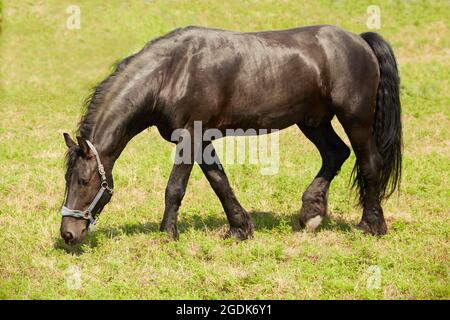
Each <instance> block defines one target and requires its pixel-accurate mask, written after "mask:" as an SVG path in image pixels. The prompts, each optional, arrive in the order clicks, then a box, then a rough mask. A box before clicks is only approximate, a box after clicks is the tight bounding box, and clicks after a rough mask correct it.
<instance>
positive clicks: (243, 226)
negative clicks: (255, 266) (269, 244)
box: [200, 143, 253, 240]
mask: <svg viewBox="0 0 450 320" xmlns="http://www.w3.org/2000/svg"><path fill="white" fill-rule="evenodd" d="M206 147H208V150H209V151H211V152H208V154H209V155H210V156H211V157H210V158H211V159H202V162H201V163H200V168H201V169H202V171H203V173H204V174H205V176H206V178H207V179H208V181H209V183H210V185H211V187H212V188H213V190H214V192H215V193H216V195H217V196H218V197H219V199H220V202H221V203H222V206H223V209H224V210H225V213H226V215H227V219H228V222H229V223H230V230H229V231H228V232H227V234H226V237H229V236H234V237H236V238H237V239H239V240H245V239H248V238H251V237H252V236H253V223H252V219H251V217H250V215H249V214H248V213H247V212H246V211H245V210H244V208H242V206H241V204H240V203H239V201H238V200H237V199H236V196H235V195H234V193H233V190H232V189H231V186H230V183H229V182H228V178H227V176H226V174H225V171H224V170H223V167H222V165H221V164H220V161H219V158H218V156H217V154H216V151H215V150H214V146H213V145H212V143H209V144H206V145H205V146H204V148H206Z"/></svg>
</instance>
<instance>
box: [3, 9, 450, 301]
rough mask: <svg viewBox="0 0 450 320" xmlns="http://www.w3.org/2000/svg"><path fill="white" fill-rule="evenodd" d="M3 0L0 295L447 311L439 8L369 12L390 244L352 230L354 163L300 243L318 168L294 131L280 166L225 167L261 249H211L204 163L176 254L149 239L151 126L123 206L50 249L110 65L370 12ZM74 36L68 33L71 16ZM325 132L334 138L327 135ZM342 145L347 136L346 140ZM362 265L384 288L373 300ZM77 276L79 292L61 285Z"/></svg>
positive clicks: (157, 150) (121, 193) (133, 161)
mask: <svg viewBox="0 0 450 320" xmlns="http://www.w3.org/2000/svg"><path fill="white" fill-rule="evenodd" d="M101 3H103V2H100V1H98V2H94V1H81V0H75V1H56V0H53V1H30V0H28V1H12V0H10V1H4V3H2V17H1V21H2V29H1V50H0V54H1V65H0V67H1V70H0V76H1V91H0V108H1V110H0V111H1V113H0V114H1V116H0V204H1V205H0V298H3V299H11V298H19V299H47V298H48V299H77V298H80V299H93V298H97V299H108V298H113V299H124V298H132V299H134V298H136V299H144V298H145V299H183V298H192V299H202V298H207V299H216V298H217V299H219V298H221V299H231V298H237V299H241V298H250V299H253V298H256V299H260V298H261V299H262V298H264V299H331V298H333V299H449V298H450V285H449V275H450V274H449V272H450V268H449V265H450V264H449V236H450V223H449V204H450V189H449V183H450V181H449V173H450V162H449V157H450V130H449V128H450V120H449V117H450V88H449V79H450V51H449V50H450V49H449V48H450V45H449V44H450V43H449V42H450V4H449V2H448V1H388V0H386V1H377V4H378V5H379V6H380V9H381V24H382V25H381V26H382V28H381V30H379V32H380V33H381V34H382V35H383V36H384V37H386V38H387V39H388V40H389V41H390V42H391V43H392V45H393V48H394V51H395V53H396V55H397V58H398V60H399V64H400V69H401V76H402V87H401V99H402V104H403V123H404V142H405V154H404V179H403V185H402V193H401V195H400V197H399V198H396V197H394V198H392V199H391V200H390V201H388V202H387V203H386V204H385V206H384V208H385V215H386V217H387V221H388V227H389V230H390V233H389V234H388V235H386V236H384V237H382V238H375V237H369V236H363V235H362V234H361V233H359V232H358V231H356V230H355V227H354V226H355V224H356V223H357V222H358V221H359V219H360V215H361V212H360V210H359V209H358V208H357V207H356V201H355V200H354V194H353V193H352V192H350V191H349V190H348V180H349V176H350V172H351V169H352V166H353V163H354V157H353V156H352V158H350V159H349V160H348V161H347V162H346V163H345V165H344V167H343V168H342V171H341V174H340V175H339V176H338V177H337V178H336V179H335V180H334V182H333V184H332V188H331V191H330V199H329V210H330V217H331V219H330V220H328V221H327V222H326V223H325V224H324V225H323V226H322V227H321V228H320V229H319V230H318V232H316V233H314V234H311V233H306V232H304V231H301V230H299V227H298V221H297V218H298V210H299V208H300V204H301V202H300V197H301V194H302V192H303V191H304V189H305V188H306V187H307V185H308V183H309V182H310V181H311V180H312V178H313V177H314V175H315V173H316V172H317V171H318V169H319V166H320V157H319V154H318V152H317V151H316V150H315V148H314V147H313V145H312V144H311V143H310V142H309V141H308V140H307V139H306V138H305V137H304V136H302V134H301V133H300V132H299V130H297V129H296V128H289V129H287V130H285V131H283V132H281V134H280V140H281V145H280V160H281V161H280V170H279V173H278V174H277V175H273V176H261V174H260V173H259V169H260V167H259V166H257V165H250V164H245V165H226V170H227V173H228V176H229V178H230V181H231V183H232V185H233V186H234V189H235V192H236V194H237V196H238V198H239V199H240V201H241V203H242V204H243V206H244V207H245V208H247V209H248V210H249V211H250V212H251V213H252V216H253V219H254V222H255V226H256V233H255V238H254V239H253V240H250V241H245V242H242V243H235V242H233V241H231V240H222V239H221V236H222V234H223V233H224V231H225V230H226V219H225V215H224V213H223V210H222V208H221V206H220V202H219V201H218V199H217V198H216V196H215V195H214V193H213V192H212V190H211V189H210V187H209V185H208V182H207V181H206V179H205V178H204V177H203V175H202V173H201V170H199V168H198V167H196V168H194V171H193V173H192V176H191V179H190V182H189V186H188V190H187V194H186V197H185V199H184V202H183V205H182V207H181V210H180V221H179V228H180V231H181V236H180V240H179V241H178V242H172V241H169V240H168V239H167V237H166V236H165V235H163V234H161V233H159V232H158V225H159V223H160V220H161V218H162V212H163V194H164V188H165V183H166V181H167V179H168V175H169V173H170V168H171V163H170V161H169V159H170V153H171V150H172V146H171V145H170V144H168V143H166V142H164V141H163V140H162V139H161V138H160V137H159V134H158V132H157V130H156V129H155V128H151V129H149V130H147V131H145V132H144V133H142V134H141V135H139V136H137V137H136V138H135V139H134V140H133V141H132V142H131V143H130V144H129V145H128V146H127V148H126V150H125V152H124V153H123V155H122V156H121V158H120V159H119V160H118V162H117V164H116V167H115V171H114V176H115V182H116V195H115V197H114V199H113V201H112V202H111V204H110V205H108V207H107V209H106V210H105V212H104V213H103V215H102V216H101V218H100V221H99V225H98V229H97V231H96V233H95V234H94V235H92V236H90V237H89V238H88V239H87V241H86V242H85V244H83V245H81V246H79V247H76V248H72V249H71V248H69V247H66V246H65V245H64V244H63V243H62V241H61V240H60V239H59V235H58V229H59V224H60V215H59V210H60V205H61V202H62V200H63V192H64V180H63V174H64V168H63V155H64V152H65V150H66V147H65V145H64V141H63V138H62V132H65V131H68V132H74V131H75V129H76V123H77V121H78V119H79V117H80V115H81V112H82V111H81V109H80V108H81V106H82V104H83V100H84V98H85V97H86V96H87V95H88V93H89V90H90V88H91V87H93V86H94V85H95V84H96V83H98V82H99V81H100V80H102V79H103V78H104V77H105V76H107V75H108V74H109V72H110V70H111V69H110V65H111V64H112V63H113V62H114V61H116V60H118V59H120V58H123V57H125V56H127V55H129V54H131V53H133V52H134V51H137V50H138V49H140V48H141V47H142V46H143V45H144V44H145V43H146V42H147V41H148V40H150V39H152V38H154V37H156V36H159V35H161V34H164V33H166V32H168V31H169V30H171V29H174V28H176V27H180V26H186V25H191V24H194V25H203V26H210V27H218V28H226V29H234V30H242V31H250V30H264V29H281V28H290V27H294V26H299V25H312V24H322V23H327V24H336V25H339V26H341V27H343V28H346V29H347V30H350V31H353V32H364V31H367V27H366V24H365V21H366V18H367V15H366V9H367V7H368V5H370V4H372V1H344V0H341V1H324V0H322V1H307V2H301V1H287V0H285V1H269V0H264V1H263V0H260V1H257V0H253V1H237V0H230V1H225V2H217V1H214V0H205V1H193V0H190V1H175V0H173V1H163V0H161V1H159V0H155V1H144V0H142V1H139V0H135V1H108V4H107V5H106V4H101ZM70 4H76V5H78V6H79V7H80V9H81V28H80V29H79V30H70V29H68V28H66V20H67V17H68V16H69V14H68V13H66V8H67V7H68V5H70ZM335 125H336V128H337V129H338V130H339V132H340V134H341V135H342V130H341V128H340V126H339V125H338V123H335ZM345 140H346V141H347V142H348V140H347V139H346V137H345ZM370 266H378V268H379V270H380V272H381V284H380V286H379V287H376V288H372V289H370V288H368V286H367V285H366V284H367V281H368V280H370V277H371V274H370V271H368V270H372V269H369V268H370ZM74 268H77V269H78V270H79V275H80V286H77V287H76V288H74V287H71V286H70V285H69V286H68V285H67V284H68V281H69V282H70V281H71V280H70V279H73V275H71V273H70V270H73V269H74Z"/></svg>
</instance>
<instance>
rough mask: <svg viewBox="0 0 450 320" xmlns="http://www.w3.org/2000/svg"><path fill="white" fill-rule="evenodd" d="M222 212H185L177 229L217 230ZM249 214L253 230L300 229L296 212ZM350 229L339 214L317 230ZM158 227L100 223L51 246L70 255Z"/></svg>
mask: <svg viewBox="0 0 450 320" xmlns="http://www.w3.org/2000/svg"><path fill="white" fill-rule="evenodd" d="M222 214H223V215H222V216H219V215H216V214H210V215H208V216H206V217H205V216H202V215H199V214H195V215H189V216H187V217H184V218H182V219H180V221H179V222H178V224H177V226H178V231H179V232H180V233H184V232H186V231H188V230H200V231H205V230H217V229H220V228H224V227H227V226H228V222H227V220H226V217H225V214H224V213H222ZM250 215H251V216H252V219H253V224H254V227H255V230H256V231H273V230H281V229H286V228H291V229H292V231H293V232H298V231H301V230H302V229H303V228H302V227H301V225H300V222H299V216H298V212H295V213H291V214H289V215H283V216H282V215H279V214H276V213H273V212H266V211H252V212H250ZM352 229H353V225H352V224H350V223H348V222H346V221H345V220H343V219H342V218H339V217H335V216H332V217H331V218H330V217H329V216H327V217H326V218H325V219H324V221H323V222H322V224H321V225H320V227H319V228H318V229H317V231H318V232H320V231H321V230H335V231H340V232H348V231H350V230H352ZM157 232H160V231H159V223H156V222H146V223H127V224H124V225H121V226H118V227H103V228H99V229H98V230H97V231H96V232H95V233H92V234H89V235H88V236H87V237H86V240H85V241H84V242H83V243H82V244H80V245H75V246H69V245H67V244H65V243H64V241H63V240H62V239H60V238H55V242H54V248H55V249H62V250H65V251H66V252H67V253H70V254H73V255H81V254H83V253H84V252H85V249H84V248H86V247H87V248H95V247H97V246H98V239H99V238H100V237H103V236H104V237H106V238H108V239H111V238H115V237H118V236H121V235H134V234H150V233H157Z"/></svg>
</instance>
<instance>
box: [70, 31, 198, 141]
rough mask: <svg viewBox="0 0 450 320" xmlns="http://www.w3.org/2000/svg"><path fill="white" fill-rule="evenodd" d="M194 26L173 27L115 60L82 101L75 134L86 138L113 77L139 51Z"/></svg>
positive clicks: (123, 68) (122, 69)
mask: <svg viewBox="0 0 450 320" xmlns="http://www.w3.org/2000/svg"><path fill="white" fill-rule="evenodd" d="M192 28H194V27H191V26H190V27H185V28H178V29H175V30H173V31H171V32H169V33H167V34H165V35H163V36H161V37H158V38H155V39H152V40H150V41H149V42H148V43H147V44H146V45H145V46H144V47H143V48H142V50H140V51H139V52H137V53H135V54H132V55H130V56H128V57H126V58H125V59H122V60H120V59H119V60H117V61H116V62H115V63H114V64H113V65H112V66H111V69H112V70H113V71H112V73H111V74H110V75H109V76H108V77H106V79H104V80H103V81H102V82H100V83H99V84H98V85H96V86H95V87H94V88H93V89H92V90H91V93H90V94H89V95H88V97H87V98H86V99H85V101H84V103H83V109H84V113H83V115H82V116H81V119H80V121H79V123H78V130H77V135H78V136H81V137H83V138H86V139H88V138H89V136H90V134H91V131H92V128H93V126H94V121H95V118H96V114H97V111H99V107H100V106H101V102H102V101H103V98H104V97H105V95H106V93H107V92H108V89H109V87H110V86H111V85H112V83H113V82H114V79H115V78H116V77H117V76H118V75H119V74H120V73H121V72H122V71H124V70H125V68H126V66H127V65H128V64H129V63H130V61H131V60H133V58H135V57H136V56H137V55H138V54H139V53H141V52H143V51H145V50H148V49H149V48H150V47H151V46H153V45H154V44H156V43H157V42H160V41H161V40H163V39H167V38H170V37H172V36H176V35H179V34H181V33H184V32H185V31H187V30H189V29H192Z"/></svg>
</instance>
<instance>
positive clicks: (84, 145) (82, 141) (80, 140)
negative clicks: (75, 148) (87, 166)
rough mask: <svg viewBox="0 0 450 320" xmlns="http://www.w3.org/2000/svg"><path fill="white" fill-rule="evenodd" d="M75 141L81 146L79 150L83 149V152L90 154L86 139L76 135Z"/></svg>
mask: <svg viewBox="0 0 450 320" xmlns="http://www.w3.org/2000/svg"><path fill="white" fill-rule="evenodd" d="M77 141H78V145H79V146H80V148H81V151H83V153H84V154H85V155H86V156H90V155H91V148H89V146H88V144H87V143H86V139H84V138H82V137H80V136H77Z"/></svg>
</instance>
